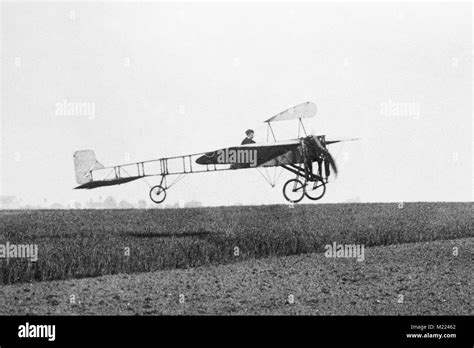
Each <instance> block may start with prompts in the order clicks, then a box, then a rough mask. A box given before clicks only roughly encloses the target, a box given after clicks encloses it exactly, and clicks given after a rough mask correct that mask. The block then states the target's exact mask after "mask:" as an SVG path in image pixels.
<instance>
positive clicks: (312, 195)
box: [304, 178, 326, 201]
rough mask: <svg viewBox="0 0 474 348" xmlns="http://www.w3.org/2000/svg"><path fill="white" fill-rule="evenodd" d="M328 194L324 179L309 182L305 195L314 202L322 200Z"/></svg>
mask: <svg viewBox="0 0 474 348" xmlns="http://www.w3.org/2000/svg"><path fill="white" fill-rule="evenodd" d="M325 193H326V184H325V183H324V180H323V179H322V178H318V179H316V180H314V181H308V182H307V183H306V189H305V190H304V194H305V196H306V197H308V198H309V199H311V200H313V201H317V200H318V199H321V198H322V197H323V196H324V194H325Z"/></svg>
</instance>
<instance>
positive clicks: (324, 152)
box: [312, 136, 342, 175]
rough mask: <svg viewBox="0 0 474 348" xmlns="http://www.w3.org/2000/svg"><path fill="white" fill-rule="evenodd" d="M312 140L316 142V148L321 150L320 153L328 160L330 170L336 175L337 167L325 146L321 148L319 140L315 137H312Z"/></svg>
mask: <svg viewBox="0 0 474 348" xmlns="http://www.w3.org/2000/svg"><path fill="white" fill-rule="evenodd" d="M312 138H313V139H314V141H315V142H316V145H317V147H318V148H319V149H320V150H321V152H322V153H323V154H324V157H325V158H326V159H327V160H328V162H329V165H330V166H331V168H332V170H333V171H334V174H336V175H337V165H336V161H335V160H334V158H333V157H332V155H331V153H330V152H329V151H328V149H326V147H325V146H323V144H321V142H320V141H319V139H318V137H317V136H313V137H312ZM339 141H342V140H339Z"/></svg>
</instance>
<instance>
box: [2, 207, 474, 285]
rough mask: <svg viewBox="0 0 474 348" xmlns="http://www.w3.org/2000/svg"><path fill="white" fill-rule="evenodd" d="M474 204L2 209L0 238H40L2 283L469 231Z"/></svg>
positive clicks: (5, 268)
mask: <svg viewBox="0 0 474 348" xmlns="http://www.w3.org/2000/svg"><path fill="white" fill-rule="evenodd" d="M472 211H473V203H405V204H404V205H403V208H402V209H400V208H399V206H398V204H396V203H393V204H337V205H335V204H321V205H295V206H294V208H290V207H289V206H288V205H275V206H260V207H223V208H197V209H153V210H43V211H0V244H4V243H6V242H9V243H15V244H37V245H38V261H37V262H34V263H32V262H29V261H27V260H23V259H11V260H9V262H6V260H0V282H1V283H2V284H12V283H17V282H29V281H44V280H55V279H71V278H83V277H95V276H100V275H106V274H117V273H137V272H148V271H155V270H162V269H174V268H188V267H196V266H205V265H211V264H214V265H215V264H225V263H232V262H238V261H242V260H246V259H256V258H261V257H268V256H283V255H295V254H302V253H310V252H320V251H324V245H326V244H331V243H333V242H337V243H339V244H342V243H345V244H351V243H357V244H364V245H365V246H366V247H370V246H375V245H389V244H399V243H410V242H421V241H432V240H439V239H455V238H462V237H472V236H474V228H473V227H474V216H473V214H472ZM237 248H238V249H237ZM128 251H129V254H128Z"/></svg>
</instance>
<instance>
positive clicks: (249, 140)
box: [240, 129, 255, 145]
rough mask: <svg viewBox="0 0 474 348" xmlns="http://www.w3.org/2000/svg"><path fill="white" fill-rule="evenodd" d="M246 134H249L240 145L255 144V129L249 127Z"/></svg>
mask: <svg viewBox="0 0 474 348" xmlns="http://www.w3.org/2000/svg"><path fill="white" fill-rule="evenodd" d="M245 134H246V135H247V136H246V137H245V139H244V140H242V142H241V143H240V145H246V144H255V141H253V140H252V139H253V135H254V133H253V130H252V129H247V130H246V131H245Z"/></svg>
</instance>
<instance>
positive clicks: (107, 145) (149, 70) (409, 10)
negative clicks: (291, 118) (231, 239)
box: [0, 2, 474, 205]
mask: <svg viewBox="0 0 474 348" xmlns="http://www.w3.org/2000/svg"><path fill="white" fill-rule="evenodd" d="M2 6H3V8H2V20H1V23H2V53H1V57H2V80H1V81H2V98H1V100H2V110H1V123H0V124H1V132H0V134H1V144H0V145H1V147H0V156H1V157H0V175H1V180H0V182H1V187H0V194H4V195H15V196H17V197H19V198H21V199H22V203H23V204H27V203H31V204H37V203H45V202H47V204H51V203H54V202H59V203H62V204H68V203H69V202H71V201H74V200H76V201H80V202H85V201H88V200H90V199H95V200H97V199H99V197H102V198H105V197H107V196H114V197H115V198H116V199H117V200H121V199H126V200H128V201H130V202H136V201H138V200H139V199H145V200H147V201H149V200H148V190H149V188H148V185H147V184H146V183H145V182H144V181H142V180H140V181H136V182H133V183H129V184H126V185H121V186H115V187H108V188H99V189H95V190H72V188H73V187H74V186H76V183H75V178H74V171H73V159H72V154H73V152H74V151H75V150H81V149H93V150H94V151H95V152H96V155H97V158H98V160H99V161H100V162H102V163H103V164H104V165H113V164H119V163H123V162H133V161H141V160H147V159H154V158H160V157H166V156H173V155H181V154H187V153H196V152H204V151H211V150H215V149H218V148H220V147H224V146H227V145H235V144H239V143H240V141H241V140H242V139H243V138H244V136H245V134H244V131H245V130H246V129H247V128H253V129H255V130H256V140H257V141H258V142H263V141H265V140H266V128H265V124H263V123H262V121H263V120H265V119H267V118H269V117H271V116H273V115H275V114H277V113H279V112H280V111H282V110H284V109H287V108H288V107H291V106H293V105H296V104H299V103H302V102H305V101H313V102H314V103H316V104H317V106H318V114H317V116H316V117H315V118H314V119H311V120H310V121H311V122H308V124H307V129H308V130H310V131H311V132H313V133H317V134H326V138H327V139H337V138H339V137H360V138H362V140H361V141H359V142H354V143H346V144H344V145H339V144H337V145H333V146H332V147H331V152H332V153H333V155H334V156H335V157H336V160H337V162H338V164H339V169H340V175H339V176H338V178H337V179H336V180H334V182H333V183H331V184H330V185H329V186H328V190H327V193H326V196H325V197H324V198H323V200H321V201H320V202H344V201H346V200H350V199H355V198H358V199H360V200H361V201H363V202H373V201H382V202H386V201H445V200H446V201H470V200H472V197H473V196H472V195H473V182H472V163H473V152H472V145H473V142H472V131H473V126H472V80H473V74H472V56H473V47H474V46H473V43H472V14H473V12H472V5H471V4H470V3H461V4H456V3H451V2H447V3H419V4H410V3H398V4H397V3H370V4H369V3H367V4H358V3H301V4H293V3H262V4H253V3H235V4H233V3H227V4H216V3H193V4H187V3H175V4H172V3H150V2H147V3H127V2H120V3H119V2H117V3H105V4H104V3H58V2H50V3H40V4H31V3H13V2H8V3H4V4H2ZM64 103H88V104H87V105H89V106H90V107H91V109H89V114H86V115H80V114H79V115H61V113H60V112H58V107H59V106H58V105H61V104H64ZM73 105H77V104H73ZM296 131H297V124H295V123H292V122H285V123H280V124H278V125H277V126H276V133H277V136H279V138H280V139H285V138H286V139H287V138H294V137H295V136H296ZM291 177H292V176H291V175H289V174H286V173H284V174H283V175H282V176H281V177H280V180H279V183H278V185H277V186H276V187H275V188H271V187H270V186H269V185H268V184H267V183H266V182H265V181H264V180H263V179H262V178H261V176H260V174H259V173H258V172H257V171H256V170H244V171H232V172H224V173H211V174H196V175H189V176H188V177H186V178H184V179H183V180H182V181H181V182H180V183H179V184H178V185H177V186H175V187H173V188H172V189H171V190H170V191H169V192H168V198H167V201H166V202H165V203H168V204H169V203H174V202H178V201H184V202H186V201H191V200H199V201H201V202H203V203H204V204H207V205H219V204H233V203H236V202H240V203H243V204H260V203H284V202H285V201H284V198H283V196H282V193H281V188H282V185H283V183H284V182H285V181H286V180H287V179H289V178H291ZM148 181H149V183H150V184H156V183H157V181H158V179H155V180H154V179H148ZM45 200H46V201H45ZM306 202H308V201H306Z"/></svg>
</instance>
